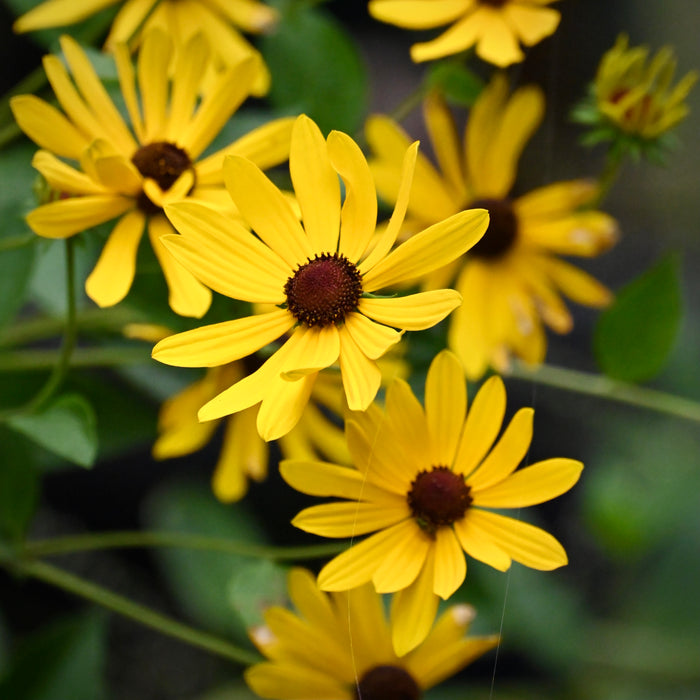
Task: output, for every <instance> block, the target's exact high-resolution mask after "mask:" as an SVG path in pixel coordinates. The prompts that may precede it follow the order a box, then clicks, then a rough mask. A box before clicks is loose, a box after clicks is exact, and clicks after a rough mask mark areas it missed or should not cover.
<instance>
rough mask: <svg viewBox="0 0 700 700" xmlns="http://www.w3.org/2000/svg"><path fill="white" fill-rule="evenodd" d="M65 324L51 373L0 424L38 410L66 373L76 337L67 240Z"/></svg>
mask: <svg viewBox="0 0 700 700" xmlns="http://www.w3.org/2000/svg"><path fill="white" fill-rule="evenodd" d="M65 243H66V322H65V330H64V332H63V345H62V346H61V352H60V354H59V357H58V362H57V363H56V364H55V365H54V368H53V371H52V372H51V374H50V375H49V378H48V379H47V380H46V383H45V384H44V386H43V387H42V388H41V389H39V391H38V392H37V393H36V394H35V395H34V396H33V397H32V398H31V399H29V401H27V403H25V404H24V405H23V406H20V407H19V408H14V409H10V410H8V411H3V412H1V413H0V422H2V421H3V420H6V419H7V418H9V417H10V416H14V415H16V414H17V413H33V412H34V411H37V410H39V409H40V408H41V407H42V406H43V405H44V404H45V403H46V401H48V400H49V399H50V398H51V397H52V396H53V395H54V393H55V392H56V390H57V389H58V387H59V386H60V385H61V383H62V382H63V380H64V379H65V376H66V374H67V373H68V368H69V367H70V359H71V355H72V353H73V349H74V348H75V341H76V335H77V328H76V321H75V319H76V314H75V241H74V240H73V238H67V239H66V241H65Z"/></svg>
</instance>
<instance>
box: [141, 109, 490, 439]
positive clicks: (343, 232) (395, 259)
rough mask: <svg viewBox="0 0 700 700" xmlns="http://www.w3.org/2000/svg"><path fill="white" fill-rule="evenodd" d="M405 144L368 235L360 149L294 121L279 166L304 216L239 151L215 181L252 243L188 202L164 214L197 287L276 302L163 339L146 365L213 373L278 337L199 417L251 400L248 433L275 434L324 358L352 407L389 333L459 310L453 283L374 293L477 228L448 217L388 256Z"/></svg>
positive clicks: (364, 398) (369, 184)
mask: <svg viewBox="0 0 700 700" xmlns="http://www.w3.org/2000/svg"><path fill="white" fill-rule="evenodd" d="M417 150H418V144H417V143H415V144H413V145H412V146H410V147H409V148H408V150H407V151H406V156H405V158H404V166H403V175H402V178H401V185H400V193H399V196H398V198H397V203H396V207H395V209H394V214H393V216H392V218H391V221H390V223H389V225H388V226H387V227H386V229H385V230H384V232H383V234H382V235H381V237H380V238H379V240H374V233H375V228H376V220H377V195H376V192H375V189H374V183H373V181H372V175H371V173H370V171H369V166H368V165H367V161H366V160H365V158H364V156H363V154H362V152H361V150H360V149H359V147H358V146H357V144H355V142H354V141H353V140H352V139H351V138H350V137H349V136H347V135H345V134H343V133H340V132H337V131H334V132H331V133H330V135H329V136H328V140H327V141H326V140H325V139H324V138H323V135H322V134H321V132H320V130H319V129H318V127H317V126H316V124H315V123H314V122H313V121H312V120H311V119H309V118H308V117H306V116H305V115H302V116H300V117H298V118H297V120H296V123H295V125H294V129H293V132H292V143H291V152H290V159H289V165H290V171H291V176H292V183H293V185H294V190H295V193H296V198H297V201H298V203H299V207H300V209H301V213H302V222H300V221H299V220H298V218H297V216H296V215H295V214H294V212H293V211H292V209H291V207H290V205H289V204H288V202H287V200H286V199H285V198H284V197H283V195H282V193H281V192H280V191H279V190H278V189H277V187H275V186H274V185H273V184H272V183H271V182H270V181H269V180H268V179H267V178H266V177H265V175H264V174H263V173H262V172H261V171H260V169H259V168H258V167H257V166H256V165H255V164H254V163H252V162H251V161H249V160H247V159H246V158H242V157H240V156H229V157H227V158H226V160H225V161H224V177H225V181H226V186H227V188H228V191H229V193H230V194H231V197H232V198H233V201H234V202H235V204H236V206H237V207H238V209H239V211H240V213H241V214H242V216H243V218H244V219H245V220H246V221H247V223H248V224H249V225H250V227H251V228H252V230H253V231H255V232H256V233H257V235H258V237H255V236H253V235H251V234H250V233H249V232H248V231H247V230H246V229H244V228H243V227H242V226H241V225H240V224H238V223H237V222H236V221H235V220H234V219H233V218H231V217H226V216H224V215H222V214H221V213H219V212H217V211H214V210H212V209H211V208H207V207H205V206H202V205H199V204H196V203H194V202H192V203H190V202H182V203H179V204H173V205H170V206H169V207H167V208H166V213H167V214H168V216H169V217H170V220H171V221H172V223H173V225H174V226H175V228H176V229H177V230H178V231H179V232H180V235H179V236H165V237H164V238H163V242H164V244H165V245H166V246H167V248H168V249H169V250H170V251H171V252H172V253H173V255H174V256H175V257H176V258H177V259H178V260H179V261H180V262H181V263H182V264H183V265H184V266H185V267H187V268H188V269H189V270H190V271H191V272H192V273H193V274H194V275H195V276H196V277H197V278H198V279H199V280H200V281H201V282H203V283H204V284H206V285H207V286H208V287H210V288H211V289H213V290H215V291H218V292H220V293H221V294H225V295H227V296H229V297H232V298H234V299H240V300H243V301H249V302H252V303H254V304H274V305H275V306H276V307H277V308H274V309H273V310H272V311H266V312H260V311H258V312H257V313H254V315H252V316H248V317H245V318H240V319H235V320H232V321H226V322H224V323H219V324H215V325H211V326H205V327H203V328H198V329H195V330H191V331H187V332H185V333H180V334H178V335H174V336H172V337H170V338H166V339H165V340H162V341H161V342H160V343H158V345H156V347H155V348H154V350H153V357H154V358H155V359H156V360H159V361H160V362H164V363H166V364H171V365H177V366H181V367H216V366H219V365H222V364H226V363H229V362H233V361H234V360H238V359H241V358H243V357H246V356H248V355H250V354H252V353H254V352H256V351H257V350H259V349H260V348H262V347H263V346H265V345H267V344H269V343H272V342H274V341H276V340H278V339H281V338H284V339H285V341H284V344H283V345H282V346H281V347H280V348H278V349H277V350H276V351H275V352H274V353H273V354H272V356H271V357H270V358H269V359H268V360H267V361H266V362H265V363H264V364H263V365H262V367H260V368H259V369H258V370H256V371H255V372H253V373H252V374H250V375H248V376H247V377H245V378H244V379H242V380H241V381H238V382H236V383H235V384H233V386H231V387H230V388H228V389H226V390H225V391H224V392H222V393H221V394H219V395H218V396H216V397H215V398H214V399H212V400H211V401H209V402H208V403H207V404H205V405H204V406H203V407H202V408H201V409H200V411H199V419H200V420H212V419H215V418H220V417H222V416H225V415H229V414H231V413H237V412H238V411H242V410H243V409H246V408H249V407H250V406H254V405H255V404H257V403H261V406H260V410H259V411H258V418H257V427H258V432H259V433H260V435H261V436H262V437H263V438H264V439H265V440H272V439H276V438H279V437H281V436H282V435H285V434H286V433H287V432H289V430H291V428H292V427H293V426H294V425H295V424H296V422H297V420H298V419H299V417H300V416H301V413H302V410H303V408H304V406H305V405H306V402H307V399H308V397H309V394H310V392H311V389H312V387H313V385H314V381H315V380H316V377H317V375H318V372H319V371H320V370H323V369H324V368H326V367H330V366H331V365H333V364H334V363H336V362H338V363H339V365H340V371H341V374H342V379H343V387H344V390H345V396H346V398H347V402H348V406H349V407H350V409H352V410H364V409H365V408H367V406H369V404H370V403H371V402H372V400H373V399H374V397H375V395H376V393H377V390H378V388H379V384H380V381H381V372H380V370H379V368H378V367H377V364H376V360H377V358H379V357H381V356H382V355H384V354H385V353H386V352H387V350H388V349H389V348H390V347H392V346H393V345H394V344H395V343H397V342H398V341H399V340H400V338H401V331H403V330H422V329H425V328H429V327H431V326H433V325H435V324H436V323H438V322H439V321H441V320H442V319H443V318H445V316H447V314H449V313H450V311H452V310H453V309H454V308H455V307H456V306H458V305H459V303H460V300H461V298H460V295H459V294H458V293H457V292H455V291H454V290H451V289H440V290H432V291H428V292H423V293H419V294H411V295H408V296H403V297H402V296H393V297H379V296H375V292H377V291H379V290H381V289H384V288H386V287H392V286H394V285H396V284H397V283H400V282H403V281H406V280H409V279H417V278H419V277H421V276H422V275H425V274H427V273H429V272H431V271H433V270H435V269H437V268H439V267H442V266H444V265H445V264H447V263H448V262H450V261H451V260H454V259H455V258H456V257H458V256H459V255H461V254H462V253H463V252H465V251H466V250H467V249H468V248H469V247H470V246H472V245H474V244H475V243H476V242H477V241H478V240H479V238H481V236H482V235H483V232H484V231H485V230H486V227H487V225H488V215H487V213H486V212H485V211H484V210H470V211H465V212H460V213H458V214H456V215H455V216H452V217H450V218H449V219H446V220H445V221H441V222H439V223H436V224H435V225H434V226H431V227H430V228H428V229H426V230H425V231H423V232H421V233H419V234H417V235H415V236H413V237H412V238H411V240H409V241H406V242H405V243H403V244H402V245H400V246H398V247H397V248H396V249H394V250H391V249H392V247H393V245H394V242H395V241H396V236H397V234H398V232H399V229H400V228H401V224H402V223H403V218H404V214H405V211H406V205H407V203H408V194H409V190H410V186H411V178H412V173H413V166H414V164H415V159H416V154H417ZM339 178H340V179H342V181H343V184H344V186H345V201H344V202H343V204H342V207H341V188H340V182H339ZM368 249H369V252H368ZM390 251H391V252H390ZM256 308H257V307H256ZM397 328H398V329H400V330H395V329H397Z"/></svg>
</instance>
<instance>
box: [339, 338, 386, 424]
mask: <svg viewBox="0 0 700 700" xmlns="http://www.w3.org/2000/svg"><path fill="white" fill-rule="evenodd" d="M338 335H339V337H340V373H341V375H342V377H343V389H344V390H345V397H346V399H347V401H348V407H349V408H350V410H351V411H364V410H365V409H366V408H367V406H369V405H370V404H371V403H372V401H373V400H374V397H375V396H376V395H377V392H378V391H379V386H380V384H381V382H382V373H381V372H380V370H379V367H377V363H376V362H375V361H374V360H370V359H369V357H367V355H365V354H364V353H363V352H362V350H361V349H360V347H359V346H358V344H357V343H356V342H355V341H354V340H353V337H352V335H351V334H350V332H349V331H348V329H347V328H346V327H345V326H341V327H340V328H339V329H338Z"/></svg>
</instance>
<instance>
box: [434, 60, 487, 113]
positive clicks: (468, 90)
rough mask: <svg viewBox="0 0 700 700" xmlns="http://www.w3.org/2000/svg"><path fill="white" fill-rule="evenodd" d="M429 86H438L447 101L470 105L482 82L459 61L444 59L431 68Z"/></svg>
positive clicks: (482, 84)
mask: <svg viewBox="0 0 700 700" xmlns="http://www.w3.org/2000/svg"><path fill="white" fill-rule="evenodd" d="M428 84H429V85H430V87H434V88H438V89H439V90H440V91H441V92H442V93H443V94H444V95H445V97H446V98H447V100H448V101H449V102H453V103H455V104H458V105H462V106H464V107H470V106H471V105H472V104H474V100H476V98H477V97H478V95H479V93H480V92H481V90H482V88H483V87H484V83H483V81H482V80H481V78H479V77H478V76H477V75H475V74H474V73H472V71H470V70H469V68H467V67H466V66H464V65H462V64H461V63H453V62H449V61H444V62H440V63H437V64H436V65H435V66H434V67H432V68H431V70H430V74H429V75H428Z"/></svg>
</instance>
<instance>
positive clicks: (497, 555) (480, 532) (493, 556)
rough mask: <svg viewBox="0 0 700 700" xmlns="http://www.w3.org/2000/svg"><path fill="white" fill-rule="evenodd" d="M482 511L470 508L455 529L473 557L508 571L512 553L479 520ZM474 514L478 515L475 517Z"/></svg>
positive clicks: (466, 549) (455, 525) (458, 537)
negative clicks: (494, 538)
mask: <svg viewBox="0 0 700 700" xmlns="http://www.w3.org/2000/svg"><path fill="white" fill-rule="evenodd" d="M480 512H481V511H478V510H476V509H473V510H468V511H467V514H466V517H464V518H462V519H461V520H457V521H455V523H454V531H455V534H456V535H457V539H458V540H459V543H460V544H461V545H462V548H463V549H464V551H465V552H466V553H467V554H468V555H469V556H470V557H472V558H473V559H476V560H478V561H481V562H483V563H484V564H488V565H489V566H492V567H493V568H494V569H498V571H507V570H508V569H509V568H510V565H511V557H510V555H509V554H508V553H507V552H506V551H505V550H504V549H503V548H501V546H500V545H499V544H498V543H497V542H495V541H494V540H493V538H491V537H490V536H489V535H488V534H487V532H486V531H485V530H484V528H483V527H482V525H481V524H480V522H479V520H478V514H479V513H480ZM474 514H477V517H476V518H474V517H473V516H474Z"/></svg>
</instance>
